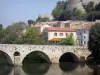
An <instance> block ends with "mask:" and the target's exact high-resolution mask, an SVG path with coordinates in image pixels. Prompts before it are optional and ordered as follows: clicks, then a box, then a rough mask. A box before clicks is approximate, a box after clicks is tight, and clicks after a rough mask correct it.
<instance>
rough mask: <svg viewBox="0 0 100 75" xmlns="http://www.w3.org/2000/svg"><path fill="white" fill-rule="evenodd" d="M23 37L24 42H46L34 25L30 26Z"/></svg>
mask: <svg viewBox="0 0 100 75" xmlns="http://www.w3.org/2000/svg"><path fill="white" fill-rule="evenodd" d="M22 39H23V43H24V44H44V39H43V38H42V37H41V36H40V32H39V31H38V30H37V29H36V28H34V27H30V28H28V29H27V31H26V34H25V35H24V36H22Z"/></svg>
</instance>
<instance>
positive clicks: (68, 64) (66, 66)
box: [59, 62, 78, 72]
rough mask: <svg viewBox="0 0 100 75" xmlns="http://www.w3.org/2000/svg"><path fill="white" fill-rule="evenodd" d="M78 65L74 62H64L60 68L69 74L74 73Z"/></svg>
mask: <svg viewBox="0 0 100 75" xmlns="http://www.w3.org/2000/svg"><path fill="white" fill-rule="evenodd" d="M77 66H78V63H72V62H62V63H60V64H59V67H60V68H61V70H63V71H65V72H68V71H73V70H75V69H76V68H77Z"/></svg>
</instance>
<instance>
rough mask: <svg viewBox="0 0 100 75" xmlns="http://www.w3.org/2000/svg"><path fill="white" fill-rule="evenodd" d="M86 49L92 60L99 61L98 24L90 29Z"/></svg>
mask: <svg viewBox="0 0 100 75" xmlns="http://www.w3.org/2000/svg"><path fill="white" fill-rule="evenodd" d="M88 48H89V50H90V51H91V53H92V55H93V56H94V58H95V59H97V60H100V58H99V57H100V23H96V24H95V25H93V26H92V28H91V29H90V32H89V41H88Z"/></svg>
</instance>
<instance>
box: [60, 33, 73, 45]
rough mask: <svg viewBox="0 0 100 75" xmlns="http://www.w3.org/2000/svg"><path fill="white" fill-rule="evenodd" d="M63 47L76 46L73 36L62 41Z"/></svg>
mask: <svg viewBox="0 0 100 75" xmlns="http://www.w3.org/2000/svg"><path fill="white" fill-rule="evenodd" d="M60 44H61V45H75V41H74V39H73V36H72V35H67V36H66V39H64V40H62V41H61V43H60Z"/></svg>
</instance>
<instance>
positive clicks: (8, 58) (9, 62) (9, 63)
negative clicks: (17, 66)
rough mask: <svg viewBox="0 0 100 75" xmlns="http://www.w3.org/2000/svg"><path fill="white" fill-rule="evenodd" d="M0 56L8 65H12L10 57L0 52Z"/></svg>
mask: <svg viewBox="0 0 100 75" xmlns="http://www.w3.org/2000/svg"><path fill="white" fill-rule="evenodd" d="M0 55H1V56H4V58H5V59H6V60H7V64H8V65H13V60H12V59H11V56H10V55H9V54H7V53H6V52H4V51H2V50H0Z"/></svg>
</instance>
